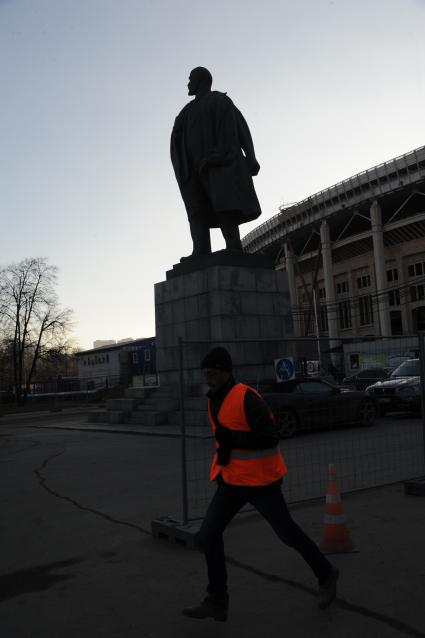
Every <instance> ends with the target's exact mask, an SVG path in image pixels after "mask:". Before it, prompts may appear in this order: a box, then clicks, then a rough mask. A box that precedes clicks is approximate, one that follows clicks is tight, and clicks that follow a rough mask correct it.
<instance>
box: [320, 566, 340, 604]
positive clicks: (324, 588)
mask: <svg viewBox="0 0 425 638" xmlns="http://www.w3.org/2000/svg"><path fill="white" fill-rule="evenodd" d="M338 576H339V571H338V570H337V568H336V567H332V571H331V573H330V574H329V576H328V577H327V578H326V579H325V580H324V581H323V582H322V583H320V585H319V593H318V599H319V607H320V609H326V607H329V605H330V604H331V603H332V601H333V600H335V597H336V582H337V580H338Z"/></svg>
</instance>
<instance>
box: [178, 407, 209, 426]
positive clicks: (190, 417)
mask: <svg viewBox="0 0 425 638" xmlns="http://www.w3.org/2000/svg"><path fill="white" fill-rule="evenodd" d="M184 421H185V423H186V425H201V426H205V427H211V426H210V420H209V417H208V412H206V411H205V410H188V411H186V410H185V414H184ZM168 422H169V423H176V424H178V423H180V412H169V414H168Z"/></svg>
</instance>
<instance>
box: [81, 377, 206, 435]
mask: <svg viewBox="0 0 425 638" xmlns="http://www.w3.org/2000/svg"><path fill="white" fill-rule="evenodd" d="M179 403H180V401H179V397H178V396H177V392H176V390H175V389H173V388H166V387H153V388H127V389H126V390H125V396H124V397H123V398H121V399H110V400H109V401H107V402H106V409H103V410H94V411H93V412H90V413H89V415H88V420H89V422H90V423H108V424H110V425H119V424H129V425H141V426H157V425H179V423H180V409H179ZM185 423H186V425H208V413H207V406H206V399H205V397H199V396H193V397H185Z"/></svg>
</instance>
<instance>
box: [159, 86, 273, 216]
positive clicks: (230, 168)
mask: <svg viewBox="0 0 425 638" xmlns="http://www.w3.org/2000/svg"><path fill="white" fill-rule="evenodd" d="M242 149H243V151H244V153H242ZM244 154H245V155H244ZM202 160H206V161H207V165H206V167H205V168H204V169H203V170H202V171H200V164H201V161H202ZM171 161H172V164H173V167H174V172H175V175H176V179H177V182H178V184H179V187H180V192H181V194H182V197H183V200H184V203H185V206H186V210H187V213H188V216H189V219H190V218H191V215H193V211H194V209H196V210H199V209H202V216H203V217H205V219H206V221H207V223H208V225H209V226H210V227H217V226H219V225H220V224H219V220H218V218H217V215H216V214H217V213H223V212H229V214H230V211H232V213H231V214H232V219H233V220H234V221H235V222H236V223H238V224H242V223H244V222H248V221H251V220H253V219H256V218H257V217H259V215H260V214H261V208H260V204H259V202H258V199H257V195H256V193H255V190H254V184H253V182H252V177H251V174H253V173H254V172H255V168H253V166H254V164H255V162H256V160H255V154H254V146H253V143H252V139H251V135H250V132H249V128H248V125H247V123H246V121H245V119H244V117H243V115H242V114H241V113H240V111H239V110H238V109H237V108H236V107H235V105H234V104H233V102H232V100H231V99H230V98H229V97H227V95H226V94H225V93H219V92H218V91H210V92H208V93H206V94H204V95H202V96H199V97H196V98H195V99H194V100H192V102H189V103H188V104H186V106H185V107H184V108H183V109H182V111H181V112H180V113H179V115H178V116H177V117H176V120H175V123H174V127H173V131H172V134H171ZM257 170H258V169H257ZM195 200H196V201H195ZM194 202H195V206H194Z"/></svg>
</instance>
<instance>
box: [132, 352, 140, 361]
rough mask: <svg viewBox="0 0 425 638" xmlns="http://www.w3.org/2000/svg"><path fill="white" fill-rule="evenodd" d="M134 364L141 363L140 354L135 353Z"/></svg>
mask: <svg viewBox="0 0 425 638" xmlns="http://www.w3.org/2000/svg"><path fill="white" fill-rule="evenodd" d="M133 363H139V353H138V352H133Z"/></svg>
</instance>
